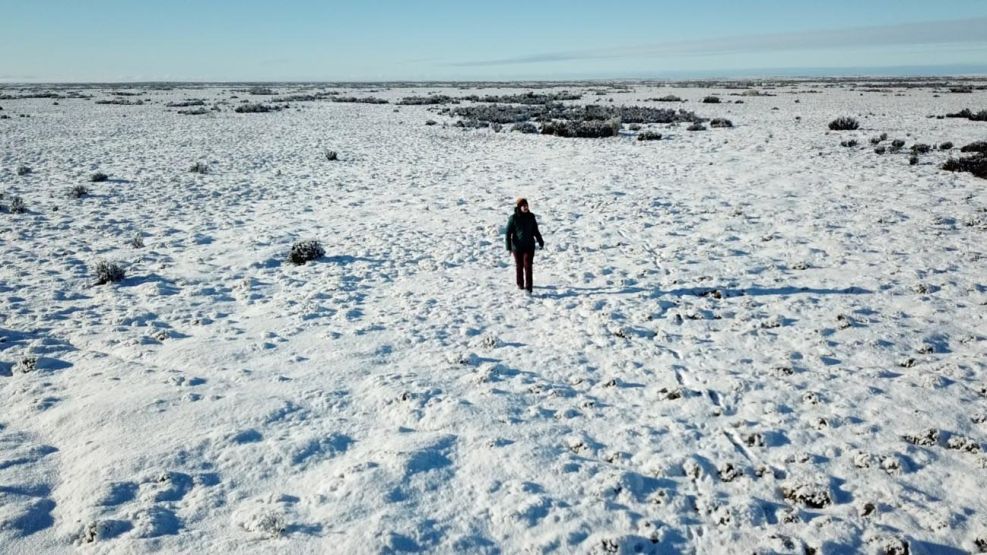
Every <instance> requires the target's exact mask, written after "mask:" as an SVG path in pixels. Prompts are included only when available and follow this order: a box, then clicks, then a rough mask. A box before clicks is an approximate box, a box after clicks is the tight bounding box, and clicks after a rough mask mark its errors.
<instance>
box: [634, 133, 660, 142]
mask: <svg viewBox="0 0 987 555" xmlns="http://www.w3.org/2000/svg"><path fill="white" fill-rule="evenodd" d="M637 140H639V141H660V140H661V133H656V132H654V131H642V132H641V133H638V134H637Z"/></svg>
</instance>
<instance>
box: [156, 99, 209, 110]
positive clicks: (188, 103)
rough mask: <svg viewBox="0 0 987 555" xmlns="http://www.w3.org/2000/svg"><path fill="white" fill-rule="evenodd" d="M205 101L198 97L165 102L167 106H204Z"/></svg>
mask: <svg viewBox="0 0 987 555" xmlns="http://www.w3.org/2000/svg"><path fill="white" fill-rule="evenodd" d="M205 105H206V101H205V100H200V99H197V98H196V99H192V100H183V101H181V102H169V103H167V104H165V106H167V107H168V108H191V107H192V106H205Z"/></svg>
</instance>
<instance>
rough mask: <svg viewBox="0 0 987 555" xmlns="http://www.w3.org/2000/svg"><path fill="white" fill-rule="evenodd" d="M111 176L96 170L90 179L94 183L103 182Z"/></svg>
mask: <svg viewBox="0 0 987 555" xmlns="http://www.w3.org/2000/svg"><path fill="white" fill-rule="evenodd" d="M109 178H110V176H108V175H106V174H105V173H103V172H96V173H94V174H92V175H90V176H89V181H92V182H93V183H102V182H104V181H106V180H108V179H109Z"/></svg>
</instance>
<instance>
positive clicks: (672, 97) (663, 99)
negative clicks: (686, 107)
mask: <svg viewBox="0 0 987 555" xmlns="http://www.w3.org/2000/svg"><path fill="white" fill-rule="evenodd" d="M651 100H654V101H655V102H683V100H682V99H681V98H679V97H677V96H675V95H674V94H669V95H666V96H663V97H661V98H652V99H651Z"/></svg>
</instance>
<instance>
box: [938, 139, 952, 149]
mask: <svg viewBox="0 0 987 555" xmlns="http://www.w3.org/2000/svg"><path fill="white" fill-rule="evenodd" d="M951 148H953V143H951V142H949V141H946V142H944V143H939V150H950V149H951Z"/></svg>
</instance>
